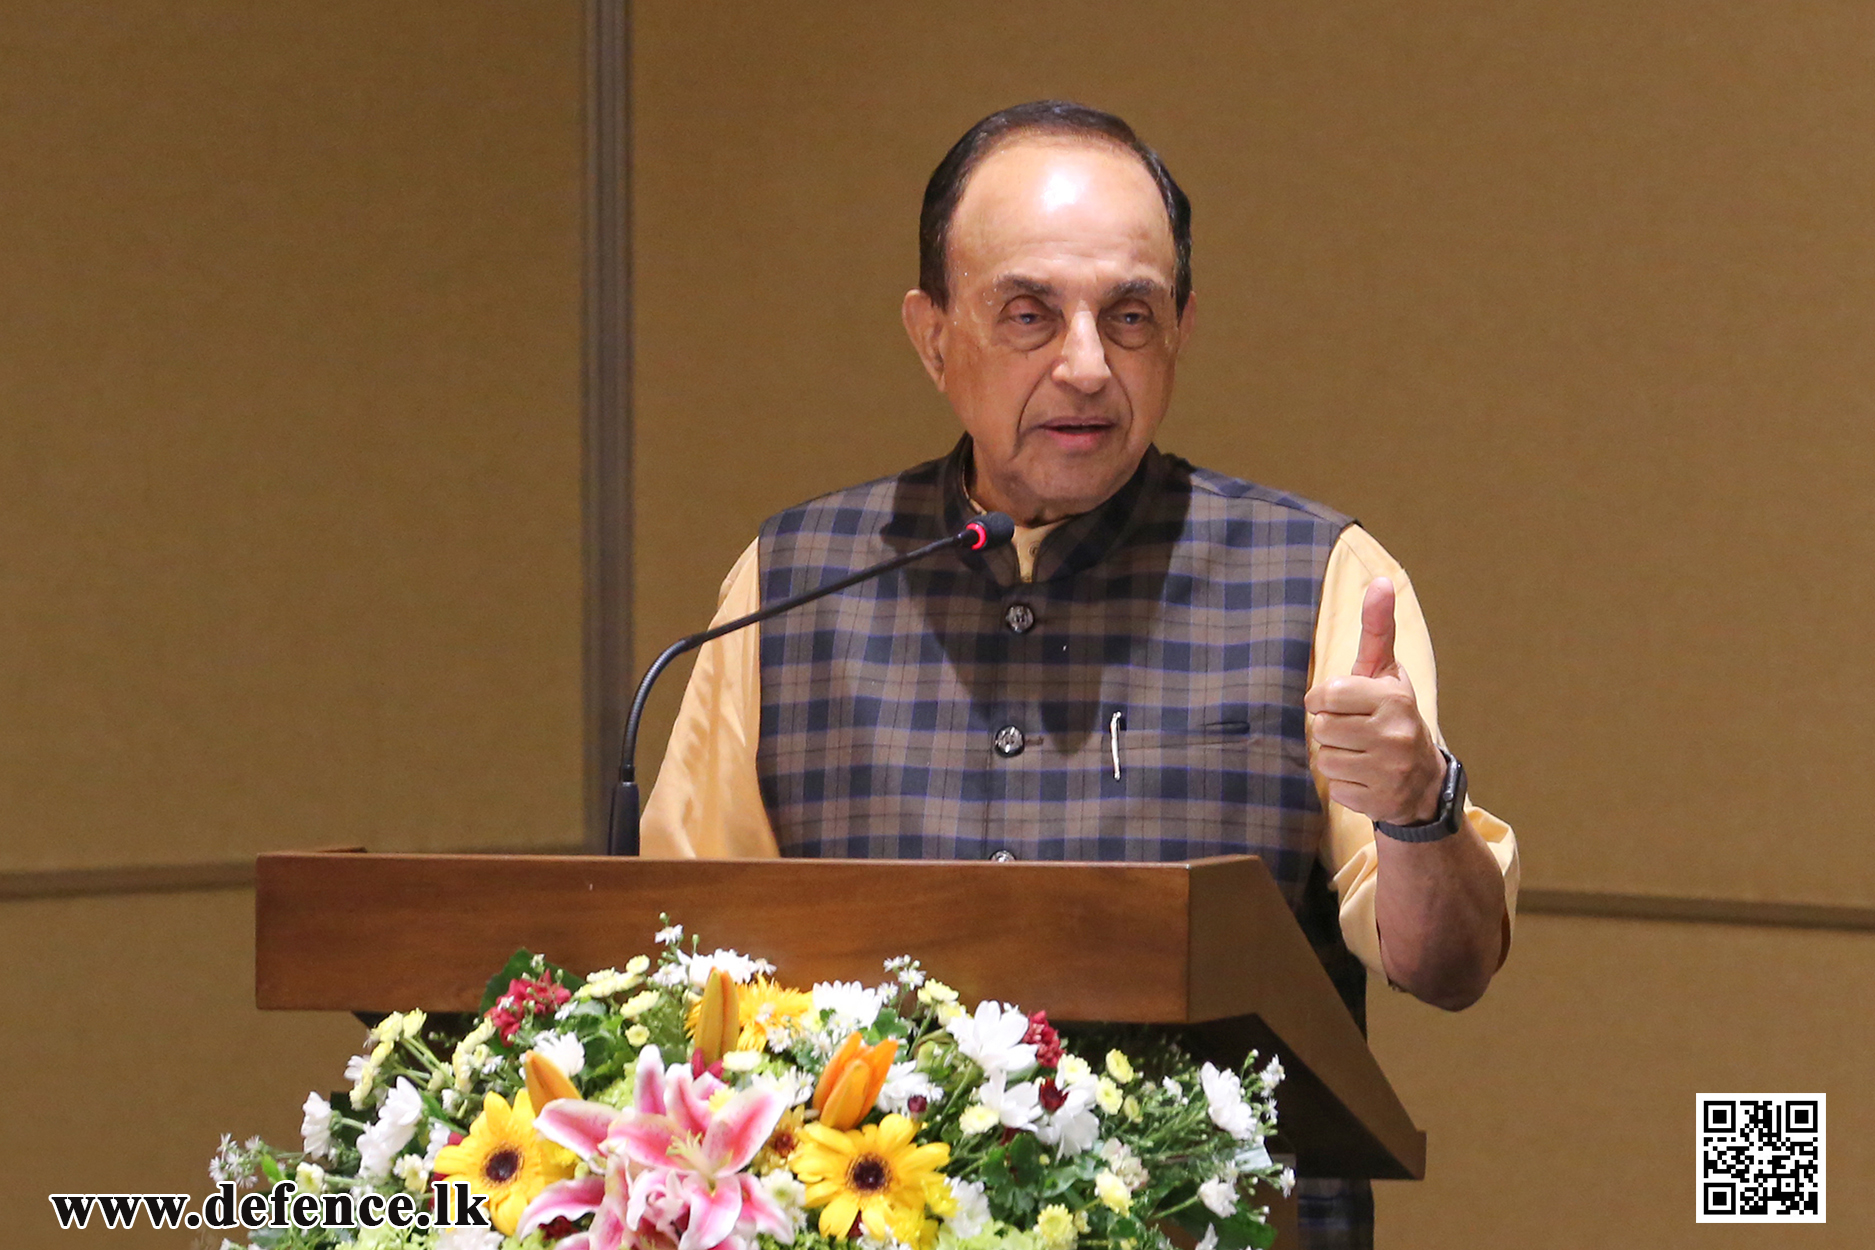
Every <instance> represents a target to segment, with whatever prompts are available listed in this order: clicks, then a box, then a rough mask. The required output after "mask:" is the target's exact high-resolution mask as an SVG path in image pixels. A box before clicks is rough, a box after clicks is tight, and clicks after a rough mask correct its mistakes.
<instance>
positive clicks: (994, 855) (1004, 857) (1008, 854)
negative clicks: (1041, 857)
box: [990, 850, 1016, 864]
mask: <svg viewBox="0 0 1875 1250" xmlns="http://www.w3.org/2000/svg"><path fill="white" fill-rule="evenodd" d="M1015 857H1016V853H1015V852H1014V851H1010V850H1001V851H992V852H991V853H990V858H991V859H993V860H995V861H996V862H997V863H999V864H1007V863H1009V862H1010V861H1011V860H1013V859H1015Z"/></svg>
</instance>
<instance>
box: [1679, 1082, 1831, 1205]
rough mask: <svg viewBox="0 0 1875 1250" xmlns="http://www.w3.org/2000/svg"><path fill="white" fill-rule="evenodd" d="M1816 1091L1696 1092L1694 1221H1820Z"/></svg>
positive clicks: (1820, 1107)
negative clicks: (1696, 1197) (1696, 1207)
mask: <svg viewBox="0 0 1875 1250" xmlns="http://www.w3.org/2000/svg"><path fill="white" fill-rule="evenodd" d="M1824 1103H1825V1100H1824V1096H1823V1095H1822V1094H1701V1095H1699V1214H1698V1221H1699V1223H1701V1224H1821V1223H1824V1215H1825V1214H1826V1212H1825V1210H1824V1206H1823V1192H1824V1185H1823V1179H1824V1173H1823V1142H1824V1137H1823V1120H1824V1116H1823V1112H1824Z"/></svg>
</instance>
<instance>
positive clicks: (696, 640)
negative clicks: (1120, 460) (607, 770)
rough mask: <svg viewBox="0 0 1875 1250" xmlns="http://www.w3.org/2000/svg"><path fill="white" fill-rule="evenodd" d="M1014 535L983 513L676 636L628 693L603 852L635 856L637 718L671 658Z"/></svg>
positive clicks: (998, 518)
mask: <svg viewBox="0 0 1875 1250" xmlns="http://www.w3.org/2000/svg"><path fill="white" fill-rule="evenodd" d="M1015 535H1016V523H1015V522H1014V521H1012V520H1010V519H1009V517H1008V515H1007V514H1005V513H1001V512H986V513H984V514H983V515H982V516H980V517H978V518H977V519H976V520H974V521H972V522H970V524H968V525H966V526H964V527H963V528H962V529H961V530H958V531H957V532H956V533H955V534H952V535H951V536H950V537H949V538H940V539H938V540H937V541H936V542H934V543H926V544H925V545H924V546H922V547H919V548H918V549H917V550H915V551H908V552H906V553H905V554H904V555H902V556H893V557H892V558H891V559H890V560H886V561H883V562H881V563H879V564H875V565H873V566H872V567H871V568H865V569H861V570H860V571H859V572H857V573H849V574H848V575H847V576H845V577H842V578H840V579H839V580H838V581H833V582H828V583H827V584H826V585H825V586H818V587H815V588H814V589H813V590H809V591H804V592H803V593H801V594H798V595H795V596H793V597H791V598H788V599H782V600H779V601H778V602H775V603H771V604H769V605H768V606H766V607H764V608H760V609H757V610H756V611H754V612H751V613H749V614H748V615H747V616H739V617H737V618H736V619H735V620H733V621H725V622H723V623H722V624H721V625H718V626H716V627H714V628H712V629H706V630H704V631H703V632H702V633H700V634H692V635H690V636H689V637H688V638H679V639H678V640H677V641H676V642H673V643H672V644H671V645H670V646H668V647H666V648H664V651H663V653H662V654H661V655H659V656H658V658H657V659H655V660H653V661H651V667H650V668H648V669H646V670H645V675H644V677H643V678H642V679H641V680H640V681H639V683H638V693H637V694H635V695H633V696H632V707H631V715H630V716H628V717H626V719H625V738H624V741H623V742H622V744H621V745H620V748H619V762H618V784H617V785H616V786H615V787H614V788H613V790H612V815H611V818H610V819H609V820H608V821H607V822H606V837H605V844H606V853H607V854H609V855H636V854H637V853H638V817H639V807H638V776H637V769H636V764H635V760H636V759H637V755H638V722H639V721H640V720H642V719H643V718H644V713H645V701H646V700H647V699H649V698H650V696H651V683H652V682H654V681H656V680H657V679H658V674H659V673H662V672H663V671H664V670H665V669H666V668H668V667H670V663H671V661H672V660H674V659H676V658H677V657H678V656H680V655H682V654H683V653H684V652H686V651H694V650H696V649H697V648H698V647H700V646H702V645H703V644H704V643H706V642H709V641H711V640H712V639H716V638H721V637H722V636H723V635H724V634H733V633H735V632H736V631H737V630H738V629H742V628H744V627H745V626H749V625H754V624H755V623H756V622H758V621H765V620H767V619H768V618H769V617H771V616H780V615H781V614H782V613H783V612H789V611H792V610H793V609H795V608H798V607H800V606H801V605H802V604H804V603H812V602H813V601H814V600H816V599H820V598H823V597H825V596H827V595H831V594H834V593H836V592H838V591H842V590H845V589H846V588H847V587H849V586H856V585H858V584H859V583H860V582H863V581H868V580H870V579H872V578H875V577H880V576H882V575H884V574H886V573H890V572H891V571H892V570H893V569H902V568H904V567H905V566H906V565H907V564H915V563H916V562H918V561H919V560H923V559H925V558H926V557H927V556H934V555H936V554H937V553H938V552H940V551H949V550H950V549H951V548H953V547H963V548H966V549H968V550H970V551H988V550H989V549H990V548H992V547H1000V546H1002V545H1003V544H1004V543H1006V542H1008V541H1009V540H1010V539H1011V538H1014V537H1015Z"/></svg>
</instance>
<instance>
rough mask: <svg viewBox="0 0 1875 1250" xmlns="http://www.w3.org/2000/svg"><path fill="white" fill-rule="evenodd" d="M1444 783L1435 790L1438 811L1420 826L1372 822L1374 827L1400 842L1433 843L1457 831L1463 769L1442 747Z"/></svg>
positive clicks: (1461, 813)
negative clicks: (1437, 795) (1437, 799)
mask: <svg viewBox="0 0 1875 1250" xmlns="http://www.w3.org/2000/svg"><path fill="white" fill-rule="evenodd" d="M1439 754H1440V755H1443V756H1444V757H1445V784H1444V785H1442V786H1440V787H1439V810H1438V811H1436V812H1434V813H1433V814H1432V819H1431V820H1429V821H1427V822H1426V823H1425V824H1423V825H1395V824H1391V823H1389V822H1387V821H1384V820H1376V821H1375V822H1374V828H1376V829H1378V830H1379V831H1380V832H1382V833H1384V834H1386V835H1387V836H1388V837H1389V838H1393V839H1395V840H1397V841H1400V842H1437V841H1438V840H1439V839H1440V838H1449V837H1451V836H1452V835H1453V834H1455V833H1457V832H1458V831H1459V828H1460V827H1461V826H1462V825H1463V823H1464V820H1465V766H1464V765H1463V764H1461V763H1459V762H1458V758H1457V757H1456V756H1454V755H1453V754H1452V753H1451V752H1450V751H1448V750H1446V749H1445V748H1444V747H1440V748H1439Z"/></svg>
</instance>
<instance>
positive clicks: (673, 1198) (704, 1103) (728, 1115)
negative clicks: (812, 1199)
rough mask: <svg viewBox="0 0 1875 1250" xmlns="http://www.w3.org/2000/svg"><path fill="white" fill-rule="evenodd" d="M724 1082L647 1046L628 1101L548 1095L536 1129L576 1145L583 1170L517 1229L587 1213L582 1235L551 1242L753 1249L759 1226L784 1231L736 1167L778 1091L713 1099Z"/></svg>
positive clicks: (763, 1132)
mask: <svg viewBox="0 0 1875 1250" xmlns="http://www.w3.org/2000/svg"><path fill="white" fill-rule="evenodd" d="M725 1088H726V1087H725V1086H724V1085H723V1083H722V1082H721V1081H719V1080H717V1079H716V1078H715V1077H714V1076H712V1075H710V1074H708V1073H707V1072H706V1073H704V1074H702V1075H694V1074H693V1073H692V1072H691V1071H690V1069H689V1068H688V1067H686V1066H684V1065H681V1064H678V1065H673V1066H672V1067H671V1068H670V1069H668V1070H666V1069H665V1067H664V1061H663V1056H661V1055H660V1054H659V1053H658V1051H657V1048H656V1047H654V1046H647V1047H645V1049H644V1051H643V1053H641V1054H640V1055H639V1057H638V1072H637V1080H636V1083H635V1086H634V1088H633V1091H632V1105H631V1106H630V1107H629V1108H627V1109H626V1110H624V1111H614V1110H613V1109H612V1108H610V1107H606V1106H603V1105H601V1104H599V1103H593V1102H583V1101H579V1100H577V1099H572V1098H561V1099H557V1100H555V1101H554V1102H553V1103H551V1104H549V1105H548V1106H547V1107H546V1108H544V1109H543V1110H542V1111H541V1112H540V1114H539V1115H538V1116H537V1117H536V1118H535V1120H534V1131H535V1132H537V1133H539V1134H541V1135H542V1136H544V1137H547V1138H549V1139H550V1140H552V1141H556V1142H558V1143H560V1144H561V1145H562V1146H565V1147H566V1148H567V1149H568V1150H571V1151H573V1152H574V1153H576V1154H578V1155H580V1156H581V1157H583V1158H584V1159H585V1160H586V1161H587V1164H588V1165H589V1166H590V1167H591V1168H592V1169H593V1174H592V1175H590V1176H586V1177H582V1178H581V1179H579V1180H574V1181H562V1182H560V1183H559V1184H557V1185H550V1186H548V1187H547V1188H546V1189H545V1190H543V1191H542V1192H541V1194H540V1196H539V1197H537V1198H535V1199H534V1201H533V1202H531V1203H529V1204H528V1208H527V1212H526V1214H525V1215H524V1216H523V1217H522V1220H521V1225H520V1229H519V1230H518V1231H519V1232H520V1233H521V1234H522V1235H523V1236H525V1235H526V1233H527V1232H529V1231H530V1230H532V1229H535V1228H538V1227H540V1226H541V1225H542V1224H545V1223H547V1222H548V1221H550V1220H552V1219H554V1218H555V1217H557V1216H566V1217H567V1218H569V1219H576V1218H578V1217H579V1216H582V1215H587V1214H592V1215H593V1223H592V1227H591V1228H590V1229H588V1230H587V1232H585V1233H583V1234H577V1235H576V1236H578V1237H579V1238H581V1240H579V1241H577V1242H576V1241H574V1240H573V1239H572V1238H568V1239H566V1240H563V1241H562V1242H560V1243H559V1246H560V1250H639V1248H640V1247H643V1248H644V1250H751V1247H752V1245H753V1239H754V1236H755V1234H756V1233H758V1232H764V1233H768V1234H770V1235H771V1236H774V1237H776V1238H778V1239H780V1240H782V1241H784V1242H791V1241H792V1240H793V1239H794V1231H793V1225H792V1224H791V1223H790V1222H789V1220H788V1217H787V1215H786V1214H785V1213H784V1212H783V1211H782V1210H781V1208H780V1206H779V1205H777V1204H776V1202H775V1201H774V1199H773V1198H771V1197H769V1195H768V1192H767V1191H766V1190H765V1189H763V1188H762V1186H761V1184H760V1183H759V1182H758V1181H757V1180H756V1179H755V1178H754V1177H753V1176H749V1175H748V1174H746V1173H745V1172H744V1171H743V1169H744V1168H746V1167H748V1166H749V1162H750V1161H751V1160H752V1159H754V1158H755V1156H756V1154H757V1153H758V1152H759V1151H760V1150H761V1148H762V1146H763V1144H764V1143H765V1142H767V1140H768V1137H769V1134H771V1133H773V1132H774V1130H775V1123H776V1121H777V1120H779V1119H780V1118H781V1113H782V1110H783V1107H782V1103H781V1098H780V1097H779V1096H778V1095H776V1094H775V1093H773V1092H765V1091H755V1090H746V1091H744V1092H742V1093H738V1094H732V1095H730V1097H729V1098H728V1099H727V1100H726V1101H724V1102H723V1103H722V1105H721V1107H720V1108H718V1109H716V1110H711V1108H710V1099H711V1098H712V1097H713V1096H714V1095H717V1094H719V1093H721V1092H722V1091H723V1090H724V1089H725Z"/></svg>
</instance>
